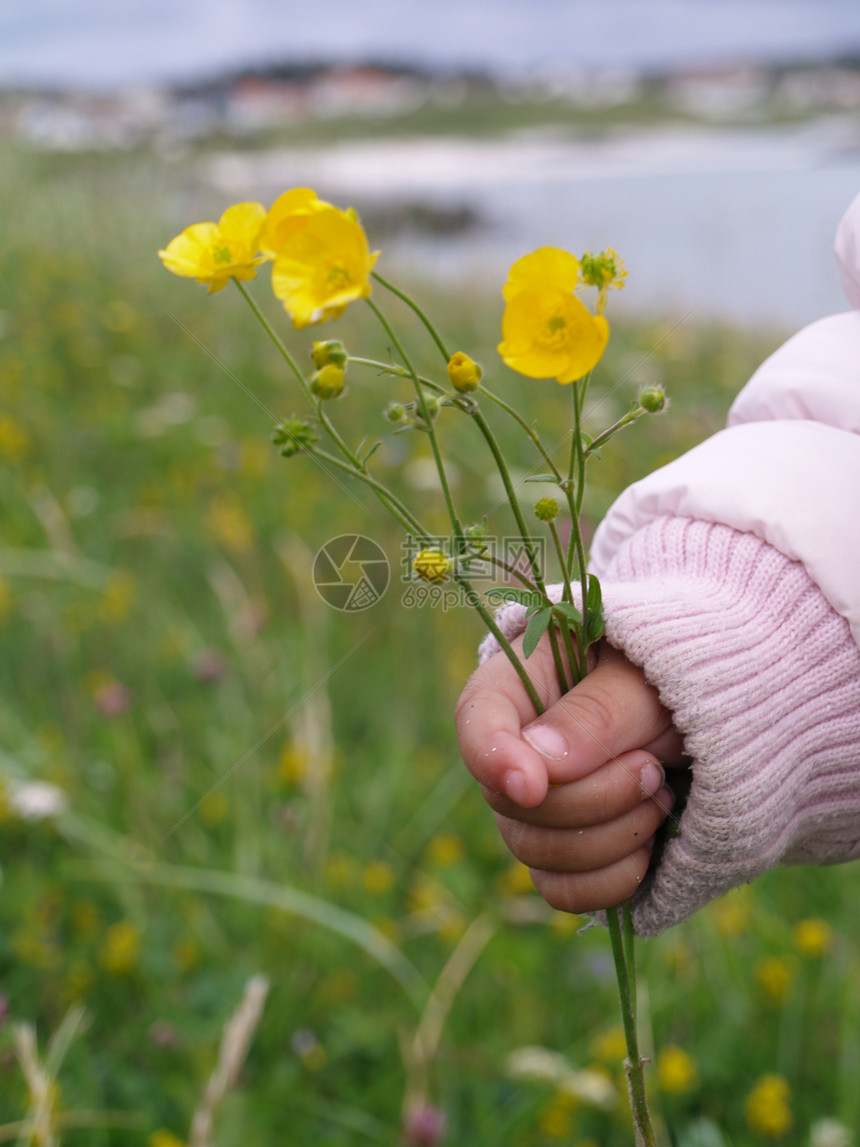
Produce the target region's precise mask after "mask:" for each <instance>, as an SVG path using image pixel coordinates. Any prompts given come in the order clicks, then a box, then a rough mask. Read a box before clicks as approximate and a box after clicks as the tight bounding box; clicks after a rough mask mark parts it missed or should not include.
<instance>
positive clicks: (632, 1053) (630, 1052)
mask: <svg viewBox="0 0 860 1147" xmlns="http://www.w3.org/2000/svg"><path fill="white" fill-rule="evenodd" d="M618 913H619V909H618V908H617V907H616V908H609V909H607V912H606V918H607V921H608V924H609V938H610V942H611V944H612V958H613V960H614V962H615V977H616V980H617V982H618V998H619V1000H620V1002H621V1019H622V1023H623V1024H624V1039H625V1042H626V1044H627V1059H626V1060H625V1063H624V1068H625V1071H626V1072H627V1087H628V1089H629V1092H630V1107H631V1109H632V1112H633V1128H634V1130H635V1132H636V1147H658V1143H657V1136H656V1135H655V1133H654V1127H653V1125H652V1123H651V1114H650V1112H649V1111H648V1100H647V1097H646V1095H645V1061H644V1060H643V1059H642V1057H641V1056H640V1055H639V1041H638V1038H637V1035H636V1018H635V1016H634V1014H633V1001H632V997H631V992H630V979H629V976H630V969H629V967H628V964H627V960H626V956H625V950H624V949H625V944H624V940H623V939H622V936H621V924H620V922H619V918H618Z"/></svg>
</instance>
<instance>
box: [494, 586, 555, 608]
mask: <svg viewBox="0 0 860 1147" xmlns="http://www.w3.org/2000/svg"><path fill="white" fill-rule="evenodd" d="M487 597H488V598H489V599H490V601H498V602H512V601H516V602H518V603H519V604H520V605H525V606H528V608H529V609H540V608H541V606H544V605H546V598H545V597H542V596H541V594H539V593H536V592H535V591H534V590H533V589H515V588H514V587H513V586H511V587H510V588H509V589H488V590H487Z"/></svg>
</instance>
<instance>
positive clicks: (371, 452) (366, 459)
mask: <svg viewBox="0 0 860 1147" xmlns="http://www.w3.org/2000/svg"><path fill="white" fill-rule="evenodd" d="M381 445H382V443H381V442H378V441H377V442H374V444H373V445H372V446H371V448H370V449H369V450H368V452H367V453H366V454H365V456H364V458H362V464H363V465H365V466H366V465H367V463H368V462H369V461H370V459H371V458H372V457H373V455H374V454H375V453H376V451H377V450H378V449H379V447H380V446H381Z"/></svg>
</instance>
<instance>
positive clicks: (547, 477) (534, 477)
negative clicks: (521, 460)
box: [523, 474, 558, 482]
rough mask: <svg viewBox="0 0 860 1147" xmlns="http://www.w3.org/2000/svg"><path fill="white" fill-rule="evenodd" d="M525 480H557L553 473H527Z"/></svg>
mask: <svg viewBox="0 0 860 1147" xmlns="http://www.w3.org/2000/svg"><path fill="white" fill-rule="evenodd" d="M523 480H524V481H525V482H558V478H556V476H555V474H529V475H528V477H527V478H525V479H523Z"/></svg>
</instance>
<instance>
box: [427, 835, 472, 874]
mask: <svg viewBox="0 0 860 1147" xmlns="http://www.w3.org/2000/svg"><path fill="white" fill-rule="evenodd" d="M464 855H465V849H464V847H463V841H462V840H461V839H460V837H459V836H457V835H456V834H455V833H453V832H440V833H438V834H437V835H436V836H434V837H433V839H432V840H431V841H430V843H429V844H428V845H427V859H428V861H429V862H430V864H432V865H434V866H435V867H436V868H447V867H448V866H449V865H451V864H457V862H458V861H460V860H462V859H463V857H464Z"/></svg>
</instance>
